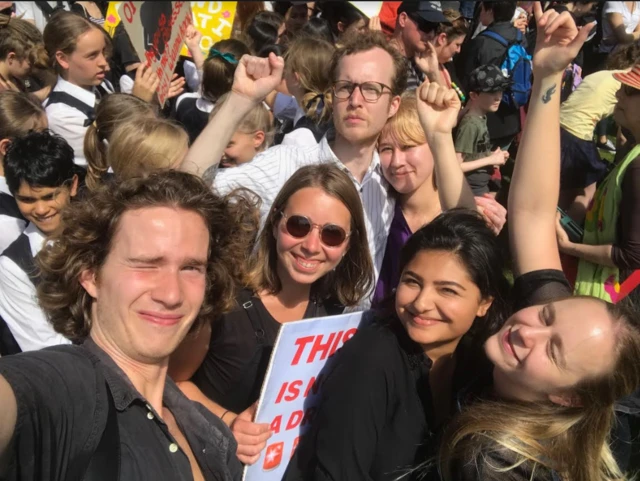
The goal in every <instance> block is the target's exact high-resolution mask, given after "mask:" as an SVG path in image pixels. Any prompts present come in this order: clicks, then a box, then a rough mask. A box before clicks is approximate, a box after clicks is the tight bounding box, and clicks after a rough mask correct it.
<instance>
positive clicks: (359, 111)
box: [333, 47, 400, 145]
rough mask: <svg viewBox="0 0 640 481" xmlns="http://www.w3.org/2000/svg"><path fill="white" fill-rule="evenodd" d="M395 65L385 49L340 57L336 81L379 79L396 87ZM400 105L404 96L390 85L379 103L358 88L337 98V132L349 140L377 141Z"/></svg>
mask: <svg viewBox="0 0 640 481" xmlns="http://www.w3.org/2000/svg"><path fill="white" fill-rule="evenodd" d="M393 75H394V65H393V59H392V58H391V55H389V54H388V53H387V52H385V51H384V50H382V49H381V48H378V47H376V48H373V49H371V50H367V51H365V52H359V53H355V54H353V55H346V56H345V57H343V58H342V59H341V60H340V63H339V64H338V68H337V71H336V80H341V81H349V82H354V83H358V84H361V83H364V82H379V83H382V84H384V85H386V86H387V87H392V84H393ZM399 105H400V97H399V96H394V95H393V94H392V93H391V91H390V90H389V89H388V88H385V89H384V92H383V94H382V96H381V97H380V98H379V99H378V100H377V101H375V102H367V101H365V100H364V97H363V96H362V92H360V89H358V88H356V89H354V90H353V93H352V94H351V96H350V97H349V98H348V99H344V100H342V99H337V98H334V99H333V122H334V125H335V127H336V132H337V133H338V134H339V135H340V136H342V137H343V138H344V139H346V140H347V141H348V142H350V143H352V144H355V145H359V144H365V143H370V142H375V140H376V139H377V138H378V135H380V132H381V131H382V129H383V127H384V125H385V123H386V122H387V119H388V118H389V117H391V116H392V115H394V114H395V113H396V111H397V110H398V106H399Z"/></svg>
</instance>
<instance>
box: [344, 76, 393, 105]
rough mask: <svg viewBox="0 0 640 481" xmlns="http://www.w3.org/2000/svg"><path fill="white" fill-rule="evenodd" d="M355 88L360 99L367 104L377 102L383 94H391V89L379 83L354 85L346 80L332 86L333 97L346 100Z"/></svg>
mask: <svg viewBox="0 0 640 481" xmlns="http://www.w3.org/2000/svg"><path fill="white" fill-rule="evenodd" d="M356 87H357V88H358V89H360V93H361V94H362V98H364V99H365V101H367V102H377V101H378V100H380V97H382V95H383V94H385V93H393V90H391V87H389V86H388V85H385V84H383V83H380V82H362V83H355V82H349V81H348V80H338V81H337V82H335V83H334V84H333V96H334V98H336V99H339V100H348V99H349V98H351V95H352V94H353V91H354V90H355V89H356ZM385 89H386V90H387V91H385Z"/></svg>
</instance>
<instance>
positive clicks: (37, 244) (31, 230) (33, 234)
mask: <svg viewBox="0 0 640 481" xmlns="http://www.w3.org/2000/svg"><path fill="white" fill-rule="evenodd" d="M24 234H25V235H26V236H27V237H28V238H29V246H30V247H31V254H32V255H33V257H35V256H36V255H37V254H38V252H40V249H42V246H43V245H44V242H45V240H46V236H45V235H44V234H43V233H42V231H41V230H40V229H38V228H37V227H36V225H35V224H33V223H29V225H28V226H27V228H26V229H25V230H24Z"/></svg>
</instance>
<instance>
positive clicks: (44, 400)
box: [0, 340, 241, 481]
mask: <svg viewBox="0 0 640 481" xmlns="http://www.w3.org/2000/svg"><path fill="white" fill-rule="evenodd" d="M0 374H2V376H4V377H5V378H6V380H7V381H8V382H9V384H10V385H11V387H12V389H13V391H14V393H15V396H16V399H17V403H18V420H17V423H16V431H15V434H14V439H13V449H14V456H13V459H14V463H13V466H11V468H10V471H9V476H8V477H7V479H8V480H43V481H44V480H47V481H49V480H60V481H68V480H75V479H81V478H82V475H83V474H84V471H85V469H86V467H87V465H88V462H89V460H90V458H91V455H92V454H93V452H94V450H95V448H96V447H97V444H98V442H99V440H100V438H101V436H102V432H103V430H104V426H105V423H106V418H107V406H108V404H107V391H106V389H107V386H108V389H109V390H110V391H111V394H112V396H113V400H114V404H115V407H116V410H117V420H118V428H119V432H120V441H121V445H120V455H121V468H120V479H122V480H134V479H135V480H140V481H144V480H149V481H160V480H175V481H182V480H184V481H190V480H192V479H193V474H192V471H191V465H190V463H189V459H188V458H187V456H186V454H185V453H184V452H183V451H182V449H180V448H179V446H178V443H177V442H176V440H175V439H174V438H173V436H171V434H170V433H169V430H168V428H167V425H166V424H165V423H164V422H163V421H162V419H161V418H160V416H158V413H156V412H155V411H154V410H153V408H152V407H151V406H150V405H149V404H148V403H147V402H146V400H145V399H144V398H143V397H142V396H141V394H140V393H139V392H138V391H137V390H136V389H135V388H134V387H133V385H132V384H131V382H130V381H129V379H128V378H127V377H126V375H125V374H124V372H123V371H122V370H121V369H120V368H119V367H118V366H117V365H116V364H115V363H114V362H113V360H112V359H111V358H110V357H109V356H108V355H107V354H106V353H105V352H104V351H102V350H101V349H100V348H99V347H98V346H97V345H96V344H95V343H94V342H93V341H91V340H88V341H87V342H85V344H84V345H83V346H59V347H53V348H48V349H44V350H42V351H36V352H29V353H24V354H19V355H15V356H10V357H6V358H2V359H0ZM105 380H106V384H105ZM163 404H164V406H165V407H166V408H167V409H169V411H171V413H172V414H173V416H174V418H175V420H176V422H177V424H178V426H179V427H180V430H181V431H182V433H183V434H184V436H185V438H186V439H187V441H188V442H189V446H190V447H191V450H192V451H193V454H194V456H195V458H196V460H197V462H198V465H199V466H200V469H201V470H202V473H203V475H204V478H205V479H207V480H216V481H218V480H220V481H235V480H239V479H240V478H241V465H240V463H239V461H238V459H237V458H236V454H235V453H236V448H237V446H236V442H235V440H234V438H233V436H232V434H231V432H230V431H229V430H228V428H227V427H226V425H225V424H224V423H223V422H222V421H220V420H219V419H218V418H217V417H216V416H214V415H213V414H211V413H210V412H209V411H207V410H206V409H205V408H204V407H203V406H202V405H200V404H198V403H194V402H192V401H190V400H188V399H187V398H186V397H185V396H184V395H183V394H182V393H181V391H180V390H179V389H178V387H177V386H176V385H175V383H173V381H171V380H170V379H169V378H167V381H166V384H165V388H164V393H163Z"/></svg>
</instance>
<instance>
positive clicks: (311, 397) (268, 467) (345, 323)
mask: <svg viewBox="0 0 640 481" xmlns="http://www.w3.org/2000/svg"><path fill="white" fill-rule="evenodd" d="M361 320H362V312H354V313H350V314H342V315H339V316H330V317H320V318H316V319H308V320H305V321H298V322H291V323H287V324H283V325H282V327H281V328H280V333H279V334H278V338H277V340H276V343H275V345H274V347H273V354H272V355H271V360H270V362H269V368H268V370H267V374H266V376H265V380H264V384H263V386H262V392H261V394H260V401H259V403H258V410H257V412H256V422H257V423H268V424H269V425H271V430H272V431H273V436H271V438H270V439H269V441H267V447H266V448H265V449H264V450H263V451H262V453H261V455H260V459H259V460H258V461H257V462H256V463H255V464H254V465H252V466H248V467H247V468H246V469H245V472H244V480H245V481H281V480H282V476H283V475H284V473H285V470H286V469H287V465H288V464H289V460H290V459H291V457H292V456H293V453H294V451H295V449H296V447H297V446H298V441H299V440H300V436H301V435H302V434H303V433H304V431H306V429H308V427H309V426H310V424H311V422H312V420H313V416H314V414H315V409H316V408H315V405H316V404H317V401H318V399H319V393H320V390H321V389H322V380H323V378H324V376H325V375H326V374H325V373H321V371H322V368H323V367H324V366H325V364H326V363H327V361H328V360H329V359H330V358H331V357H332V356H333V355H334V354H335V352H336V351H337V350H338V349H339V348H340V347H342V345H343V344H344V343H345V342H346V341H348V340H349V339H351V337H353V335H354V334H355V333H356V330H357V329H358V326H359V325H360V322H361Z"/></svg>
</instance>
